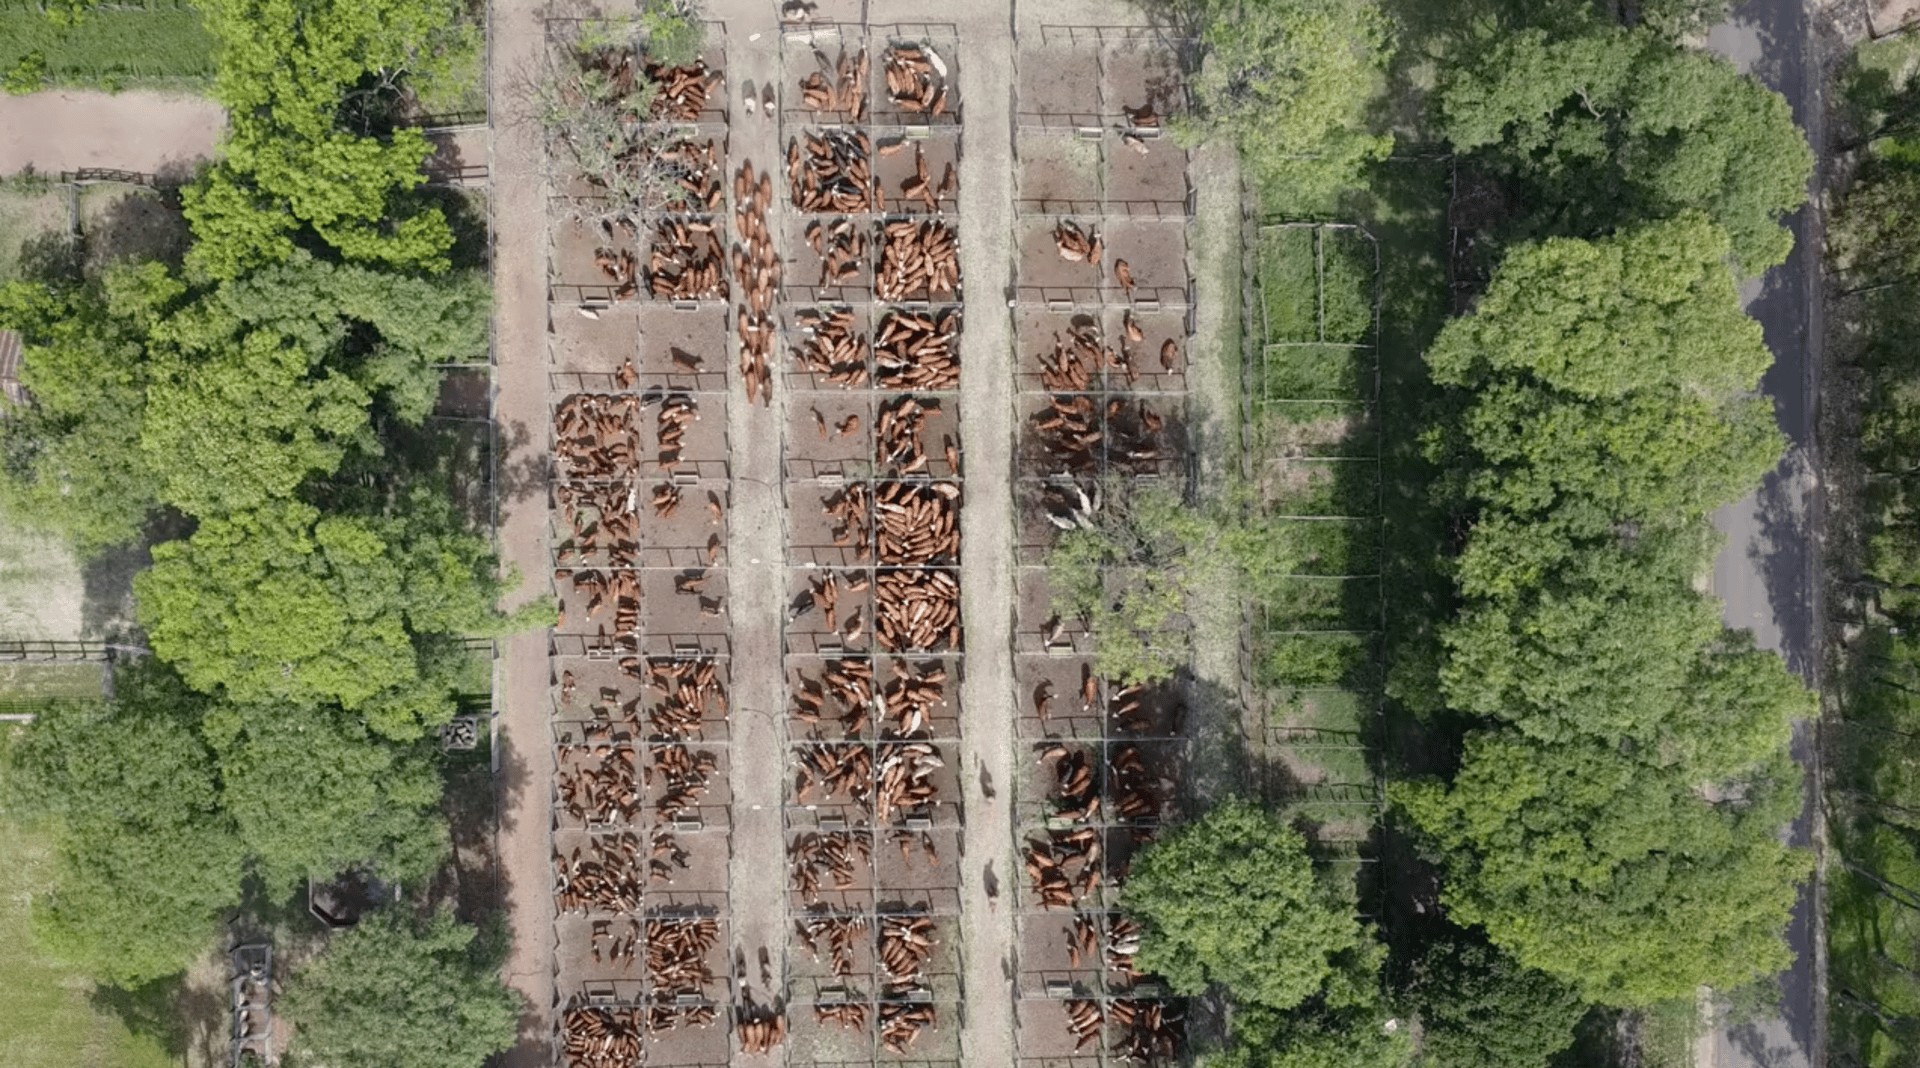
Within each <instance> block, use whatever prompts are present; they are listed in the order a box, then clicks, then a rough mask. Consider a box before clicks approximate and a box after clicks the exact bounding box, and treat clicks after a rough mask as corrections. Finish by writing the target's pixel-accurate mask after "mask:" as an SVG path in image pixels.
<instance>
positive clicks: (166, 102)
mask: <svg viewBox="0 0 1920 1068" xmlns="http://www.w3.org/2000/svg"><path fill="white" fill-rule="evenodd" d="M226 124H227V113H226V111H225V109H223V108H221V107H220V105H218V104H216V103H214V102H213V101H211V100H207V99H205V98H203V97H197V96H179V95H171V94H163V93H149V92H128V93H90V92H55V93H33V94H31V95H28V96H0V174H14V173H17V172H19V171H22V170H25V169H26V168H28V167H32V168H33V169H34V170H36V171H39V172H40V173H42V174H52V173H57V172H60V171H71V170H78V169H79V168H82V167H111V168H114V169H117V170H127V171H145V172H148V173H157V172H161V171H166V170H173V169H180V170H182V171H184V170H185V169H186V168H187V167H188V166H190V165H191V164H192V163H193V161H194V160H197V159H200V158H202V157H205V156H209V155H212V154H213V148H214V145H215V144H216V143H217V142H218V141H219V140H220V132H221V131H222V130H223V129H224V128H225V127H226Z"/></svg>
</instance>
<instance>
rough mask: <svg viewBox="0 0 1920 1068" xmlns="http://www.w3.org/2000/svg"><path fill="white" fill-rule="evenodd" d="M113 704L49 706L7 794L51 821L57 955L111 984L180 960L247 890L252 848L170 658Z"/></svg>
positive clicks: (51, 913)
mask: <svg viewBox="0 0 1920 1068" xmlns="http://www.w3.org/2000/svg"><path fill="white" fill-rule="evenodd" d="M116 685H117V694H116V697H115V699H114V700H113V701H111V702H108V703H104V704H101V703H92V702H60V703H56V704H53V705H51V706H50V707H48V708H46V709H45V710H43V711H42V712H41V713H40V715H39V717H38V718H37V719H36V720H35V721H34V724H33V726H32V728H31V729H30V730H29V731H28V732H27V734H26V736H25V737H24V738H23V739H22V740H21V742H20V743H19V744H18V745H17V747H16V748H15V749H14V751H13V753H12V758H11V767H10V769H9V770H10V774H9V775H8V782H9V786H10V792H11V793H12V794H13V797H12V798H11V801H12V802H13V804H15V805H17V806H18V807H19V808H21V809H22V810H24V811H25V812H27V813H29V814H33V815H37V816H39V817H42V818H45V819H47V820H48V821H49V822H50V824H51V826H53V827H54V828H56V838H57V841H58V847H57V848H58V856H57V861H56V864H57V866H56V879H57V882H56V884H55V887H54V889H53V891H52V892H51V893H50V894H48V895H47V897H46V898H45V899H44V900H41V901H37V902H35V903H34V927H35V931H36V933H37V934H38V935H39V937H40V938H41V939H42V941H43V942H44V943H45V944H46V945H47V947H48V948H49V949H50V950H51V951H52V952H54V953H55V954H56V955H58V956H60V957H63V958H66V959H69V960H71V961H73V962H74V963H75V964H77V965H79V966H80V967H81V968H83V969H84V970H85V971H86V972H87V973H88V974H90V975H92V976H94V977H95V978H96V979H98V980H100V981H101V982H104V983H109V984H112V985H116V986H137V985H140V984H142V983H145V982H148V981H150V980H153V979H158V978H162V977H165V976H169V975H173V974H175V973H177V972H180V971H181V970H183V969H185V968H186V967H187V965H188V964H189V963H190V962H191V961H192V960H193V958H194V957H195V956H197V955H198V954H200V953H201V952H203V951H205V950H206V949H207V948H208V947H209V946H211V945H212V944H213V938H214V933H215V916H216V914H217V913H218V912H219V911H220V910H222V909H225V908H229V907H231V906H233V905H235V904H238V903H239V901H240V880H241V875H242V870H243V869H242V865H243V861H244V850H243V847H242V845H241V842H240V839H239V837H238V835H237V834H236V832H235V827H234V824H233V821H232V819H231V818H230V817H229V816H228V814H227V813H226V812H225V811H224V810H223V809H222V808H221V805H220V794H219V785H218V781H217V780H218V772H217V769H216V766H215V762H214V758H213V754H212V752H211V751H210V750H209V749H208V748H207V746H206V744H205V743H204V742H203V741H202V740H201V738H200V736H199V733H198V731H197V730H196V726H197V722H198V717H199V702H200V698H197V697H196V696H194V695H193V694H191V693H189V692H188V691H187V690H186V688H185V687H184V686H182V685H180V682H179V680H178V679H176V678H175V677H174V676H173V675H172V674H171V673H170V672H168V671H167V670H166V669H165V668H164V667H163V666H162V665H159V664H155V663H152V662H143V663H139V664H135V665H133V666H131V667H128V668H124V669H122V670H121V671H120V672H119V673H118V679H117V683H116Z"/></svg>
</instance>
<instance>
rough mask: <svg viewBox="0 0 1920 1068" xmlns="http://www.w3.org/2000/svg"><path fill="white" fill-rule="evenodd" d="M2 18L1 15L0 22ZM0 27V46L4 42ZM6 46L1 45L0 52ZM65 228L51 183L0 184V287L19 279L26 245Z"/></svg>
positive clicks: (61, 193) (62, 202)
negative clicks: (4, 283)
mask: <svg viewBox="0 0 1920 1068" xmlns="http://www.w3.org/2000/svg"><path fill="white" fill-rule="evenodd" d="M4 18H5V15H4V14H3V13H0V20H4ZM5 33H6V30H5V29H4V24H3V23H0V42H4V41H5V39H6V38H5ZM5 48H6V45H5V44H3V43H0V50H3V49H5ZM66 227H67V194H66V191H65V190H63V189H60V188H58V187H57V186H54V185H52V184H50V183H45V182H39V181H27V180H23V179H18V178H16V179H13V180H12V181H7V182H0V283H3V282H10V281H12V280H13V279H15V278H18V277H19V276H20V260H21V255H22V253H23V252H25V251H26V248H27V244H28V242H30V241H33V240H34V239H36V238H41V237H43V235H47V234H57V233H60V232H62V231H64V230H65V229H66Z"/></svg>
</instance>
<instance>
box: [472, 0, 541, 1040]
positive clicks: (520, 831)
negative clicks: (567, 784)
mask: <svg viewBox="0 0 1920 1068" xmlns="http://www.w3.org/2000/svg"><path fill="white" fill-rule="evenodd" d="M539 11H540V5H539V3H537V2H536V0H494V2H493V4H492V7H491V12H490V22H491V26H490V27H489V30H490V33H491V36H492V45H493V48H492V53H491V55H490V57H489V64H490V72H491V79H492V85H493V92H494V99H493V100H492V101H491V105H492V106H491V112H492V116H493V138H492V148H491V151H490V153H489V158H488V168H489V170H490V173H491V175H492V197H493V202H492V208H493V230H494V248H493V254H494V333H493V339H494V364H495V366H494V420H495V423H496V425H497V427H498V428H499V430H498V434H499V436H498V440H497V443H496V456H495V458H494V464H495V477H496V480H497V481H496V485H497V492H498V496H499V503H498V508H499V517H498V520H499V539H500V551H501V556H502V558H503V562H504V563H505V564H506V565H507V566H509V567H511V568H514V569H517V570H518V572H519V575H520V577H521V589H520V591H518V593H517V594H515V595H512V596H509V598H508V602H509V603H512V604H518V603H521V602H523V601H526V600H528V599H530V598H533V597H536V596H540V597H544V596H547V594H548V590H549V586H550V584H549V581H548V552H547V494H546V472H547V455H548V449H547V437H548V420H547V411H546V407H547V404H546V398H547V382H546V365H547V350H546V346H547V340H546V330H547V291H546V271H547V217H546V198H547V190H546V183H545V180H544V179H543V178H542V176H541V172H540V158H541V145H540V139H539V135H538V132H537V130H536V129H535V127H533V126H532V125H531V124H529V123H525V122H522V121H517V119H516V116H517V110H518V107H519V105H518V103H517V101H515V100H514V99H513V98H512V95H511V93H510V91H509V87H511V86H513V85H516V84H519V83H521V82H522V81H524V79H525V72H527V71H529V70H534V69H537V65H538V64H539V62H540V60H541V54H540V53H541V41H542V37H543V29H542V23H541V20H540V16H539ZM499 671H500V676H501V677H500V678H498V679H497V680H496V688H495V693H496V694H497V695H498V696H497V697H496V711H497V712H498V715H499V720H498V727H499V742H498V748H497V749H496V753H497V754H498V757H499V760H500V776H499V780H498V781H499V784H500V867H501V878H502V880H503V882H504V884H505V885H504V887H503V892H504V895H505V900H506V905H507V910H508V917H509V927H510V930H511V934H512V939H513V941H512V950H511V953H510V955H509V957H508V959H507V965H506V976H507V981H508V982H509V983H510V984H512V986H513V987H514V989H516V990H518V991H519V992H520V993H521V994H522V995H523V996H525V998H526V999H527V1003H528V1004H527V1012H526V1014H525V1016H523V1017H522V1019H521V1025H520V1040H519V1042H518V1044H517V1045H516V1046H515V1047H514V1049H513V1050H512V1051H511V1052H510V1053H509V1054H508V1056H507V1058H506V1061H505V1063H506V1065H507V1068H534V1066H539V1065H546V1064H548V1063H549V1062H550V1061H551V1059H552V1058H551V1054H550V1049H551V1046H550V1042H551V1038H552V1034H553V1024H552V1007H553V998H554V991H553V897H552V894H551V889H552V887H551V882H552V879H551V877H550V875H549V870H548V855H549V848H550V847H549V834H550V828H551V813H550V811H549V800H550V798H551V796H552V794H551V791H552V782H553V745H552V741H551V738H550V736H549V733H548V726H547V720H548V716H549V711H550V699H549V697H548V686H549V678H548V664H547V635H546V632H545V631H537V632H533V633H529V634H520V635H516V636H514V637H513V638H512V639H510V640H509V641H507V642H506V647H505V654H504V657H503V659H502V661H501V662H500V664H499Z"/></svg>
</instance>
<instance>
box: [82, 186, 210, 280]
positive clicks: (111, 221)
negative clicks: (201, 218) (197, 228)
mask: <svg viewBox="0 0 1920 1068" xmlns="http://www.w3.org/2000/svg"><path fill="white" fill-rule="evenodd" d="M81 227H82V231H83V233H84V237H83V238H82V241H81V244H82V245H83V247H84V249H85V267H86V270H87V272H88V273H89V274H97V273H98V272H99V271H101V270H103V269H104V268H106V267H107V266H109V265H111V264H114V263H120V262H123V261H128V260H131V261H133V262H136V263H147V262H155V263H164V264H166V265H167V266H168V267H169V268H172V269H176V270H177V269H178V268H179V266H180V264H181V263H182V262H183V261H184V260H185V258H186V254H187V248H188V246H189V245H190V244H191V238H192V234H191V231H190V230H189V228H188V226H187V220H186V216H184V215H182V214H180V208H179V205H178V204H170V203H169V202H168V201H167V200H166V199H165V198H164V197H162V196H160V195H159V194H156V193H150V192H146V191H144V190H130V191H129V192H127V193H126V194H125V195H124V196H120V197H117V198H115V199H114V201H113V203H112V204H110V205H108V206H107V208H106V210H105V211H103V212H101V213H100V214H98V215H97V216H95V217H93V218H83V219H82V220H81Z"/></svg>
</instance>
